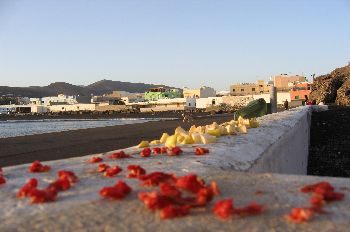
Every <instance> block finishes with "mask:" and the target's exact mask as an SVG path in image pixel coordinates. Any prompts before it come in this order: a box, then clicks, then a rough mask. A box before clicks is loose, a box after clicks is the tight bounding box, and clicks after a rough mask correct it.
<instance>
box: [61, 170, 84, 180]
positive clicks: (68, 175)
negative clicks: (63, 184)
mask: <svg viewBox="0 0 350 232" xmlns="http://www.w3.org/2000/svg"><path fill="white" fill-rule="evenodd" d="M57 174H58V178H67V179H68V180H69V182H70V183H76V182H78V181H79V178H78V177H77V176H76V175H75V173H74V172H72V171H66V170H60V171H58V173H57Z"/></svg>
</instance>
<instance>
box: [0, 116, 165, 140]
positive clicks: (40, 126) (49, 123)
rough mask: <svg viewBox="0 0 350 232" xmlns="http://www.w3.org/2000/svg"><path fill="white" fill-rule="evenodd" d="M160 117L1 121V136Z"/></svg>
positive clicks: (94, 126) (127, 122)
mask: <svg viewBox="0 0 350 232" xmlns="http://www.w3.org/2000/svg"><path fill="white" fill-rule="evenodd" d="M154 120H159V119H130V118H127V119H120V118H118V119H97V120H96V119H92V120H90V119H88V120H86V119H82V120H81V119H78V120H77V119H44V120H23V121H22V120H8V121H0V138H8V137H16V136H23V135H34V134H45V133H51V132H60V131H69V130H79V129H88V128H96V127H106V126H116V125H126V124H135V123H144V122H148V121H154Z"/></svg>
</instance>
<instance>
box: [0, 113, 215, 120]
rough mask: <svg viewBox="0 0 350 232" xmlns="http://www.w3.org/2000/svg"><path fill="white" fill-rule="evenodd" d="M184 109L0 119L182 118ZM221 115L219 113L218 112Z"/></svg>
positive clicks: (9, 116) (201, 114)
mask: <svg viewBox="0 0 350 232" xmlns="http://www.w3.org/2000/svg"><path fill="white" fill-rule="evenodd" d="M182 113H183V111H176V112H174V111H169V112H154V113H148V112H147V113H146V112H143V113H111V114H94V113H85V114H52V115H50V114H38V115H31V114H25V115H16V114H15V115H6V114H0V121H8V120H42V119H114V118H146V119H147V118H151V119H153V118H178V119H180V118H182V116H181V115H182ZM193 115H194V116H195V117H203V116H204V117H205V116H210V113H209V112H196V113H193ZM218 115H219V114H218Z"/></svg>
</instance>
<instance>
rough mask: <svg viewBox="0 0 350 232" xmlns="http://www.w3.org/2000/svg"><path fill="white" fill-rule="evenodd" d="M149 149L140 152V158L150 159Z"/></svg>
mask: <svg viewBox="0 0 350 232" xmlns="http://www.w3.org/2000/svg"><path fill="white" fill-rule="evenodd" d="M151 152H152V151H151V149H150V148H149V147H146V148H144V149H143V150H142V151H141V153H140V155H141V156H142V157H150V156H151Z"/></svg>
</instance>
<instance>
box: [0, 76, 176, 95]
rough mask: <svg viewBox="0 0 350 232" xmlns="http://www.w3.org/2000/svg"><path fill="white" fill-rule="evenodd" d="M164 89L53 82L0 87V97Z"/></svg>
mask: <svg viewBox="0 0 350 232" xmlns="http://www.w3.org/2000/svg"><path fill="white" fill-rule="evenodd" d="M156 87H165V88H173V87H169V86H165V85H154V84H144V83H131V82H122V81H112V80H101V81H98V82H95V83H93V84H90V85H88V86H78V85H72V84H69V83H65V82H55V83H52V84H50V85H48V86H29V87H9V86H0V96H3V95H7V94H13V95H15V96H23V97H45V96H56V95H58V94H66V95H79V96H91V94H93V95H103V94H107V93H111V92H112V91H115V90H122V91H126V92H130V93H143V92H145V91H147V90H148V89H150V88H156Z"/></svg>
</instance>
